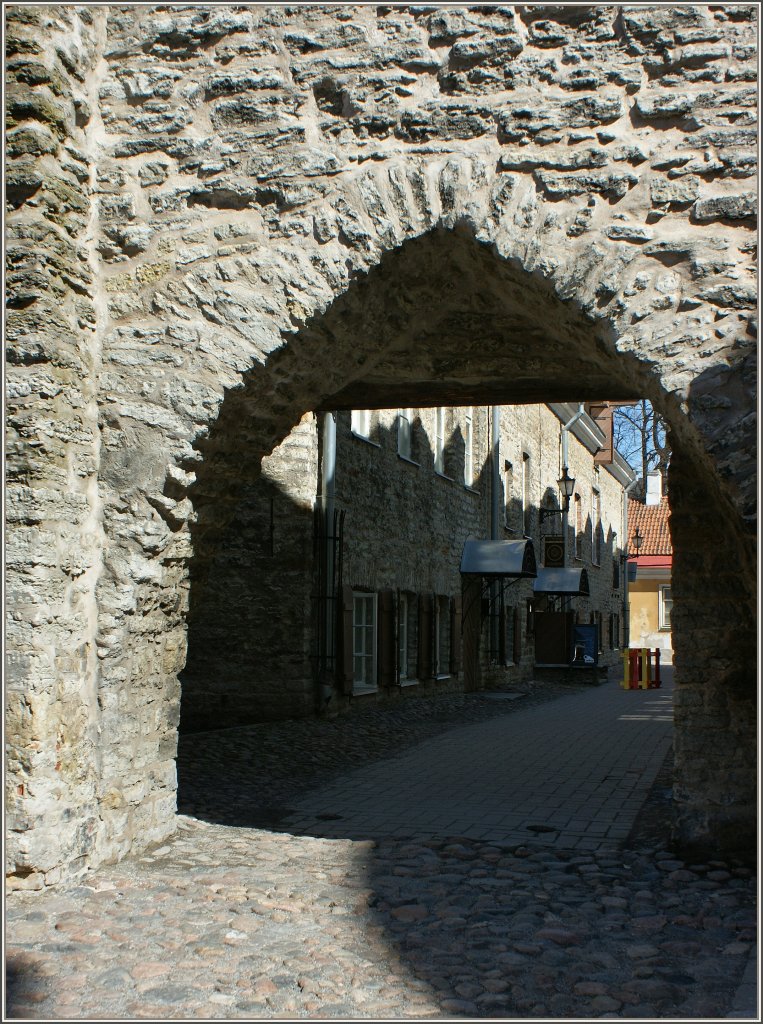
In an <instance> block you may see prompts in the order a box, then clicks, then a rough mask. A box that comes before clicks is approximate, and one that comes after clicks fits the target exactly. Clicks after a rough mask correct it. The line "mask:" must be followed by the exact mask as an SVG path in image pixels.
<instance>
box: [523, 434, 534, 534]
mask: <svg viewBox="0 0 763 1024" xmlns="http://www.w3.org/2000/svg"><path fill="white" fill-rule="evenodd" d="M522 531H523V533H524V535H525V536H526V537H527V536H529V535H530V532H531V531H532V504H531V500H530V456H529V455H528V453H527V452H522Z"/></svg>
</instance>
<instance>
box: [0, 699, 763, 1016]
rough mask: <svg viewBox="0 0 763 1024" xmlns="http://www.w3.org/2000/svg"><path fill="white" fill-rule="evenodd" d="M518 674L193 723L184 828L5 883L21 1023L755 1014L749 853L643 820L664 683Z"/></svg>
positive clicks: (10, 999) (666, 723) (664, 730)
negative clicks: (541, 683) (492, 682)
mask: <svg viewBox="0 0 763 1024" xmlns="http://www.w3.org/2000/svg"><path fill="white" fill-rule="evenodd" d="M511 696H515V695H511ZM511 696H510V695H507V694H495V695H493V696H492V697H491V696H489V695H484V694H481V695H470V696H468V697H463V696H462V697H455V696H454V697H446V698H442V699H441V700H439V701H435V702H423V701H421V702H418V703H411V704H409V705H408V706H407V707H400V706H398V707H397V708H391V709H382V708H379V709H375V710H373V712H372V713H369V714H365V713H363V714H359V715H357V716H350V717H349V718H347V719H345V720H342V721H335V722H321V721H312V720H306V721H303V722H299V723H288V724H286V723H283V724H280V725H278V726H273V727H263V726H256V727H247V728H242V729H235V730H225V731H219V732H215V733H207V734H204V735H196V736H194V737H189V738H188V742H187V743H186V744H185V750H184V752H183V753H182V756H181V759H180V765H179V767H180V769H181V782H182V785H181V806H182V807H183V808H184V809H185V810H186V811H187V812H188V811H190V810H191V809H192V810H193V815H194V816H190V814H189V813H186V814H180V815H179V816H178V831H177V833H176V834H175V835H174V836H173V837H171V838H170V839H169V840H167V842H166V843H164V844H161V845H159V846H158V847H155V848H153V849H152V850H149V851H146V853H144V854H143V855H141V856H139V857H133V858H128V859H127V860H125V861H123V862H122V863H120V864H117V865H113V866H104V867H102V868H100V869H99V870H97V871H94V872H92V873H91V874H89V875H88V876H86V877H85V878H84V879H82V880H81V882H80V883H79V884H77V885H71V886H61V887H57V888H56V889H54V890H51V891H49V892H46V893H39V894H38V893H25V892H19V893H12V894H11V895H10V896H9V898H8V900H7V906H6V910H7V921H6V943H7V944H6V956H7V970H8V989H7V1005H6V1017H5V1018H4V1019H9V1020H13V1019H33V1020H41V1021H42V1020H45V1021H47V1020H89V1019H93V1018H98V1019H112V1020H122V1019H126V1020H132V1019H149V1020H179V1019H183V1020H185V1019H218V1020H230V1019H267V1018H273V1019H278V1018H280V1019H284V1018H285V1019H349V1020H355V1019H376V1020H395V1019H442V1018H448V1019H453V1018H456V1019H467V1018H491V1019H521V1020H534V1019H539V1018H544V1019H549V1018H552V1019H558V1018H578V1019H581V1018H582V1019H591V1018H602V1017H610V1018H616V1019H636V1020H641V1019H643V1020H655V1019H680V1020H690V1019H697V1018H698V1019H703V1018H704V1019H707V1018H716V1019H717V1018H719V1017H721V1018H722V1017H729V1018H731V1019H756V1005H755V1004H756V998H757V986H756V984H755V980H756V974H755V970H754V963H755V949H756V934H757V933H756V924H757V917H756V912H755V878H754V875H753V872H752V871H751V870H750V868H749V867H748V866H746V865H743V864H741V863H740V862H738V861H733V860H731V861H728V862H726V861H709V862H708V863H705V864H686V863H684V862H682V861H680V860H677V859H675V858H674V856H673V855H672V854H671V852H670V851H669V850H668V849H666V847H665V843H664V842H663V837H662V836H659V835H658V836H655V835H654V834H653V833H649V834H647V835H646V838H645V837H644V834H642V833H639V830H638V828H636V829H635V831H630V830H631V826H632V825H633V822H634V817H635V815H636V813H637V811H638V809H639V806H640V805H641V803H642V802H643V800H644V798H645V797H646V794H647V792H648V789H649V785H650V783H651V782H652V780H654V779H655V778H658V788H659V785H661V784H662V783H661V782H659V776H658V772H659V769H660V765H661V763H662V760H663V757H664V754H665V751H666V749H667V747H668V744H669V742H670V731H671V726H670V706H671V705H670V687H669V684H666V686H665V687H664V688H663V689H662V690H654V691H628V692H626V691H623V690H621V689H619V687H617V685H616V684H614V683H610V684H606V685H604V686H602V687H597V688H594V689H590V690H588V689H584V690H582V691H579V692H573V693H565V694H564V695H562V696H559V695H558V694H552V695H551V696H552V697H553V698H554V699H552V700H549V699H548V697H549V695H548V693H545V694H541V693H540V692H539V691H536V692H535V693H534V694H529V695H527V696H525V697H519V698H517V699H511ZM426 716H429V719H430V721H428V720H427V717H426ZM412 720H417V721H418V726H417V729H418V730H419V733H420V735H421V736H423V737H426V738H423V739H422V740H421V742H415V743H414V745H413V746H411V745H410V744H411V742H414V740H415V736H416V732H417V729H413V730H411V726H410V723H411V721H412ZM464 721H470V722H471V724H466V725H465V724H462V723H463V722H464ZM437 723H441V724H439V725H438V724H437ZM395 729H397V730H399V731H400V736H399V737H395V733H394V730H395ZM406 729H408V730H409V731H408V732H406V733H405V736H403V732H404V731H405V730H406ZM433 730H436V731H437V732H438V735H433V734H432V731H433ZM389 738H392V740H393V741H394V739H395V738H397V740H398V742H402V741H404V742H405V743H406V744H408V749H407V750H405V751H404V752H402V753H397V754H392V753H391V751H392V747H391V746H390V744H389V742H388V739H389ZM379 751H384V754H383V756H379ZM363 754H365V756H363ZM348 757H349V758H350V761H352V763H356V765H357V766H356V767H352V766H351V765H350V766H349V767H348V760H347V759H348ZM290 766H291V767H290ZM290 771H291V773H292V774H291V775H290ZM327 772H329V773H330V774H331V776H332V779H333V781H327V783H326V784H324V785H323V786H319V787H316V786H315V785H314V784H315V780H316V779H317V778H320V777H322V776H325V773H327ZM310 782H312V786H311V785H310ZM183 793H184V794H185V795H184V796H182V794H183ZM263 809H264V810H265V811H267V814H268V815H269V816H270V817H271V818H272V822H271V827H269V828H263V827H251V825H252V824H254V823H255V822H256V821H257V820H259V819H261V818H262V815H263V813H264V811H263ZM247 826H248V827H247ZM629 832H630V834H629ZM626 836H627V838H626Z"/></svg>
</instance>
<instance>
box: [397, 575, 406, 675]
mask: <svg viewBox="0 0 763 1024" xmlns="http://www.w3.org/2000/svg"><path fill="white" fill-rule="evenodd" d="M397 621H398V635H397V670H398V673H399V678H400V681H401V682H403V681H404V680H406V679H407V678H408V595H407V594H400V597H399V605H398V609H397Z"/></svg>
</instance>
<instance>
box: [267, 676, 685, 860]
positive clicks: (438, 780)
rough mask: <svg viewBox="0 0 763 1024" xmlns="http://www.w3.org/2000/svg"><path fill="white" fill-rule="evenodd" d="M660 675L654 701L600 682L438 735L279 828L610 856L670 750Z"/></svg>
mask: <svg viewBox="0 0 763 1024" xmlns="http://www.w3.org/2000/svg"><path fill="white" fill-rule="evenodd" d="M666 675H667V677H668V678H667V679H666V681H665V684H664V685H663V686H662V687H661V688H660V689H656V690H647V691H625V690H623V689H621V688H620V687H619V686H617V685H616V684H615V683H613V682H610V683H608V684H605V685H604V686H600V687H595V688H593V689H591V690H588V691H585V692H583V693H572V694H570V695H569V696H566V697H561V698H560V699H558V700H556V701H554V702H553V703H552V704H546V705H542V706H540V707H536V708H530V709H529V710H527V711H525V712H523V713H522V714H518V715H511V716H508V717H502V718H498V719H494V720H493V721H488V722H481V723H479V724H476V725H469V726H465V727H463V728H460V729H452V730H449V731H448V732H447V733H446V734H445V735H442V736H438V737H436V738H434V739H430V740H428V741H426V742H424V743H421V744H419V745H418V746H416V747H415V749H413V750H410V751H407V752H406V753H404V754H402V755H400V756H398V757H393V758H389V759H387V760H384V761H380V762H376V763H374V764H371V765H368V766H367V767H366V768H363V769H360V770H358V771H355V772H353V773H352V774H351V775H349V776H346V777H344V778H341V779H339V780H337V781H336V782H334V783H333V784H332V785H329V786H326V787H324V788H322V789H319V790H314V791H312V792H311V793H309V794H308V795H307V796H306V797H305V798H304V799H303V800H301V801H299V803H298V804H297V805H296V806H294V805H293V806H294V813H292V814H290V815H289V816H287V817H285V818H284V819H283V820H282V821H281V823H280V824H281V827H283V828H285V829H287V830H288V831H289V832H296V833H301V834H306V835H313V836H342V837H345V838H353V839H364V838H377V837H380V836H399V837H402V836H411V837H421V836H443V835H460V836H465V837H468V838H470V839H482V840H490V841H491V842H502V843H512V842H514V843H517V842H523V841H525V842H526V841H527V840H529V839H533V838H537V837H538V836H539V835H543V838H544V842H545V844H546V845H553V846H557V847H560V848H565V849H586V850H596V849H603V848H607V847H609V848H611V847H612V845H613V844H616V843H618V842H621V841H622V840H624V839H625V838H626V837H627V836H628V833H629V831H630V829H631V827H632V825H633V821H634V819H635V817H636V814H637V812H638V810H639V808H640V807H641V805H642V804H643V802H644V796H645V794H646V793H647V792H648V790H649V787H650V786H651V784H652V782H653V781H654V778H655V776H656V774H657V772H658V770H659V768H660V766H661V765H662V762H663V760H664V758H665V755H666V753H667V751H668V748H669V747H670V744H671V740H672V733H673V708H672V692H673V691H672V679H671V671H670V670H668V671H667V672H666ZM502 697H504V698H505V697H506V695H503V694H496V699H501V698H502Z"/></svg>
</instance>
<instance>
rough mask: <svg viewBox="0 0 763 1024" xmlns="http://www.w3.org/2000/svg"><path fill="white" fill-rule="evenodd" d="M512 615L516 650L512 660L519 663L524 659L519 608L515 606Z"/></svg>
mask: <svg viewBox="0 0 763 1024" xmlns="http://www.w3.org/2000/svg"><path fill="white" fill-rule="evenodd" d="M512 615H513V616H514V650H513V651H512V660H513V662H514V664H515V665H518V664H519V662H520V661H521V660H522V632H521V626H520V622H519V609H518V608H515V609H514V611H513V612H512Z"/></svg>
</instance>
